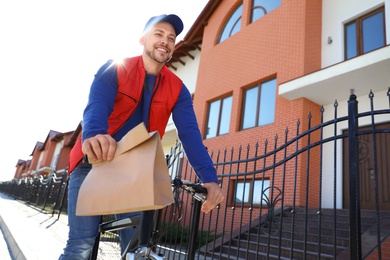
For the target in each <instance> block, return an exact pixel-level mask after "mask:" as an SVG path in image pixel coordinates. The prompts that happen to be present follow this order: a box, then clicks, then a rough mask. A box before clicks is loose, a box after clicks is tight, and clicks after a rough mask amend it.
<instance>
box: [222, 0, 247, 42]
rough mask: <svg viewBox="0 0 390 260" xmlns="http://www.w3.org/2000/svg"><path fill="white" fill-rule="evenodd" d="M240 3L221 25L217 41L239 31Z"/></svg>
mask: <svg viewBox="0 0 390 260" xmlns="http://www.w3.org/2000/svg"><path fill="white" fill-rule="evenodd" d="M241 16H242V3H241V4H240V5H239V6H238V7H237V8H236V10H235V11H234V12H233V14H232V15H231V16H230V18H229V20H228V21H227V23H226V24H225V26H224V27H223V30H222V33H221V35H220V36H219V40H218V43H220V42H223V41H224V40H226V39H227V38H229V37H230V36H232V35H234V34H235V33H237V32H239V31H240V29H241Z"/></svg>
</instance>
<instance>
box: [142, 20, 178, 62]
mask: <svg viewBox="0 0 390 260" xmlns="http://www.w3.org/2000/svg"><path fill="white" fill-rule="evenodd" d="M175 42H176V34H175V30H174V29H173V26H172V25H171V24H169V23H166V22H161V23H157V24H155V25H154V27H153V28H151V29H150V30H149V31H148V32H147V33H146V34H145V35H144V36H143V37H142V38H141V44H142V45H144V53H146V55H147V56H149V57H150V58H151V59H152V60H154V61H156V62H158V63H165V62H167V61H169V60H170V59H171V57H172V54H173V50H174V48H175Z"/></svg>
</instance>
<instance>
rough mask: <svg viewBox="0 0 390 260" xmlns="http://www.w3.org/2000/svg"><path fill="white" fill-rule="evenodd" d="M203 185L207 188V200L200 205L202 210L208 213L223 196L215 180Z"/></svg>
mask: <svg viewBox="0 0 390 260" xmlns="http://www.w3.org/2000/svg"><path fill="white" fill-rule="evenodd" d="M203 186H204V187H205V188H206V189H207V200H206V201H205V202H204V203H203V205H202V212H203V213H209V212H210V211H211V210H212V209H215V208H216V207H217V206H218V204H219V203H221V202H222V201H223V200H224V199H225V196H224V195H223V193H222V189H221V188H220V187H219V185H218V183H216V182H209V183H205V184H203Z"/></svg>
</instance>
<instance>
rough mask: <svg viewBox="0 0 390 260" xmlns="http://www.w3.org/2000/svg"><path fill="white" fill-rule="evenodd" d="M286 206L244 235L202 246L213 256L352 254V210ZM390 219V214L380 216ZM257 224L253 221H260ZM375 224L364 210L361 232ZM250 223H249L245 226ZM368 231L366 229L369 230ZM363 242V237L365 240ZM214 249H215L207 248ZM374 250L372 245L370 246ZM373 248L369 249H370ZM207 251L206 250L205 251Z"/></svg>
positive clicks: (371, 214)
mask: <svg viewBox="0 0 390 260" xmlns="http://www.w3.org/2000/svg"><path fill="white" fill-rule="evenodd" d="M317 211H318V210H316V209H309V210H307V212H306V210H305V209H304V208H296V209H295V211H292V210H291V209H287V210H285V211H284V212H283V214H280V212H279V214H277V213H275V217H274V218H273V222H271V225H269V222H268V221H267V217H263V218H262V219H261V220H259V219H257V220H253V221H252V224H251V225H250V226H252V228H246V229H245V228H244V229H241V230H246V231H244V232H242V233H241V234H239V235H237V236H234V237H230V238H229V239H226V238H221V239H219V241H215V242H214V244H213V245H212V246H211V245H210V246H205V247H203V248H202V249H200V251H201V252H203V253H204V254H205V255H206V256H208V257H211V258H212V259H222V260H225V259H226V260H228V259H308V260H310V259H336V258H337V256H338V255H344V256H345V255H347V256H348V255H349V248H348V246H349V211H348V210H344V209H341V210H333V209H323V210H322V211H321V213H317ZM381 217H382V218H383V219H386V218H387V219H389V217H390V214H389V212H387V215H381ZM259 221H260V223H261V224H260V225H259V224H258V225H257V226H255V224H254V223H259ZM375 223H376V217H375V212H374V211H362V213H361V232H362V234H364V233H365V232H366V231H368V230H369V229H370V228H371V229H372V227H373V226H376V225H375ZM246 226H248V225H246ZM366 233H367V232H366ZM363 241H364V240H363ZM211 248H214V249H213V250H207V249H211ZM371 249H372V248H371ZM371 249H370V250H371ZM205 251H207V253H205Z"/></svg>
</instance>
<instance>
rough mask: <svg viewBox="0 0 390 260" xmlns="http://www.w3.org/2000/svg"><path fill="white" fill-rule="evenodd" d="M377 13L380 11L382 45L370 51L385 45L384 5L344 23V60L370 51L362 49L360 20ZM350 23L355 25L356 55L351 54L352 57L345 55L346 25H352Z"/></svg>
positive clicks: (346, 47)
mask: <svg viewBox="0 0 390 260" xmlns="http://www.w3.org/2000/svg"><path fill="white" fill-rule="evenodd" d="M378 13H382V25H383V45H382V46H380V47H378V48H376V49H373V50H370V51H374V50H377V49H379V48H382V47H384V46H386V17H385V9H384V6H381V7H379V8H377V9H375V10H372V11H370V12H368V13H365V14H363V15H361V16H359V17H357V18H355V19H353V20H351V21H348V22H347V23H345V24H344V60H349V59H352V58H355V57H358V56H361V55H364V54H366V53H368V52H370V51H367V52H364V50H363V31H362V30H363V28H362V27H363V26H362V22H363V20H365V19H367V18H369V17H372V16H374V15H376V14H378ZM352 24H355V26H356V32H355V33H356V39H355V43H356V55H355V56H352V57H349V58H348V57H347V54H348V52H347V50H348V46H347V40H348V37H347V27H348V26H349V25H352Z"/></svg>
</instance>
